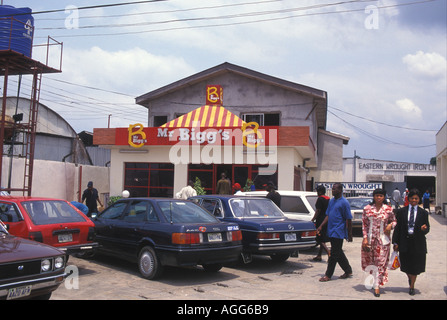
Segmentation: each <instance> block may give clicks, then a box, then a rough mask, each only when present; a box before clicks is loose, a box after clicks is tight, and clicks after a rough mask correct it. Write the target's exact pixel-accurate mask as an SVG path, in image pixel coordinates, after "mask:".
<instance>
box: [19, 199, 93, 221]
mask: <svg viewBox="0 0 447 320" xmlns="http://www.w3.org/2000/svg"><path fill="white" fill-rule="evenodd" d="M22 206H23V207H24V208H25V210H26V211H27V212H28V215H29V216H30V218H31V220H32V221H33V223H34V224H35V225H43V224H53V223H63V222H84V221H86V220H85V219H84V218H83V217H82V216H81V215H80V214H79V212H77V211H76V209H74V208H73V207H72V206H71V205H70V204H68V203H67V202H65V201H61V200H38V201H26V202H22Z"/></svg>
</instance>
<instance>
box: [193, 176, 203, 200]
mask: <svg viewBox="0 0 447 320" xmlns="http://www.w3.org/2000/svg"><path fill="white" fill-rule="evenodd" d="M194 189H195V190H196V192H197V195H198V196H201V195H204V194H206V191H205V189H204V188H203V187H202V182H201V181H200V179H199V178H198V177H196V181H194Z"/></svg>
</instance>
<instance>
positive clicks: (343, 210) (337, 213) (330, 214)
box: [317, 183, 352, 282]
mask: <svg viewBox="0 0 447 320" xmlns="http://www.w3.org/2000/svg"><path fill="white" fill-rule="evenodd" d="M332 195H333V196H334V197H333V198H332V199H330V200H329V204H328V207H327V210H326V218H325V219H324V221H323V223H322V224H321V225H320V226H319V227H318V229H317V234H318V233H320V232H321V229H322V228H323V227H324V226H325V225H326V224H327V236H328V237H329V240H330V241H331V256H330V257H329V260H328V266H327V269H326V273H325V275H324V276H323V277H322V278H320V281H321V282H325V281H329V280H331V277H332V275H333V274H334V270H335V266H336V264H337V263H338V264H339V265H340V267H341V268H342V269H343V271H344V272H345V273H344V274H342V275H341V276H340V277H339V278H340V279H347V278H350V277H352V268H351V265H350V264H349V261H348V258H346V255H345V253H344V252H343V240H344V239H347V240H348V242H352V215H351V208H350V206H349V202H348V200H346V199H345V198H344V197H343V185H342V184H341V183H335V184H334V185H333V186H332Z"/></svg>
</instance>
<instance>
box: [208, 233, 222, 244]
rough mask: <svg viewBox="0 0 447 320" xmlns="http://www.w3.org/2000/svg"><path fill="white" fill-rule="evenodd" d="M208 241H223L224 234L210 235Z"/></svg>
mask: <svg viewBox="0 0 447 320" xmlns="http://www.w3.org/2000/svg"><path fill="white" fill-rule="evenodd" d="M208 241H209V242H215V241H222V234H220V233H208Z"/></svg>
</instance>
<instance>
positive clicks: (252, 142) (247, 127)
mask: <svg viewBox="0 0 447 320" xmlns="http://www.w3.org/2000/svg"><path fill="white" fill-rule="evenodd" d="M258 129H259V124H258V123H256V122H248V123H244V124H243V125H242V143H243V144H244V145H245V146H247V147H249V148H257V147H258V146H259V145H260V144H261V143H263V142H264V139H262V133H261V132H259V131H258Z"/></svg>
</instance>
